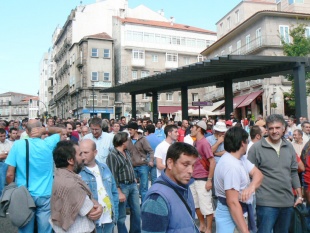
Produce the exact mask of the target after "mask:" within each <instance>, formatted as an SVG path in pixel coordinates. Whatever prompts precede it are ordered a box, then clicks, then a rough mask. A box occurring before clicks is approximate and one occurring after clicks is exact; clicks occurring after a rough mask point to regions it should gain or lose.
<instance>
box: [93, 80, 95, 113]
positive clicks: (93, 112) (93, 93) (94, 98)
mask: <svg viewBox="0 0 310 233" xmlns="http://www.w3.org/2000/svg"><path fill="white" fill-rule="evenodd" d="M92 87H93V118H94V115H95V94H94V89H95V85H94V83H93V84H92Z"/></svg>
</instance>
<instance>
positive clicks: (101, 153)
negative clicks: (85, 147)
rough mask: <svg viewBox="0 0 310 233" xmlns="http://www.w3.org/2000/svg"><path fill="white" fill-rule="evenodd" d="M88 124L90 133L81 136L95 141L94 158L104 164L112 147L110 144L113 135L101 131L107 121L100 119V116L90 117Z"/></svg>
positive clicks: (106, 124)
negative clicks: (95, 151) (95, 152)
mask: <svg viewBox="0 0 310 233" xmlns="http://www.w3.org/2000/svg"><path fill="white" fill-rule="evenodd" d="M89 125H90V130H91V133H89V134H87V135H85V136H84V137H83V140H85V139H91V140H93V141H94V142H95V143H96V148H97V151H98V153H97V155H96V159H97V160H98V161H99V162H100V163H104V164H105V163H106V159H107V157H108V155H109V152H110V150H112V148H113V144H112V140H113V135H112V134H109V133H106V132H103V131H102V128H105V127H107V126H108V123H107V122H106V121H102V119H101V118H98V117H94V118H92V119H91V121H90V123H89Z"/></svg>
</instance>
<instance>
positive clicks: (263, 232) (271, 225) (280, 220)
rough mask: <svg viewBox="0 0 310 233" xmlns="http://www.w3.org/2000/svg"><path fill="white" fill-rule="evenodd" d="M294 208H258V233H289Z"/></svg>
mask: <svg viewBox="0 0 310 233" xmlns="http://www.w3.org/2000/svg"><path fill="white" fill-rule="evenodd" d="M292 211H293V207H268V206H256V215H257V228H258V231H257V232H258V233H271V232H272V230H273V233H288V231H289V227H290V224H291V215H292Z"/></svg>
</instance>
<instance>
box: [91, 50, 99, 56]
mask: <svg viewBox="0 0 310 233" xmlns="http://www.w3.org/2000/svg"><path fill="white" fill-rule="evenodd" d="M91 56H92V57H98V49H91Z"/></svg>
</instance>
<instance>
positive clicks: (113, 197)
mask: <svg viewBox="0 0 310 233" xmlns="http://www.w3.org/2000/svg"><path fill="white" fill-rule="evenodd" d="M96 164H97V165H98V167H99V170H100V175H101V177H102V183H103V186H104V188H105V189H106V192H107V194H108V196H109V198H110V201H111V204H112V212H113V216H112V220H113V222H114V223H116V222H117V219H118V204H119V197H118V191H117V187H116V183H115V180H114V177H113V176H112V173H111V171H110V169H109V168H108V166H107V165H106V164H103V163H100V162H98V161H97V160H96ZM80 176H81V177H82V180H84V181H85V183H86V184H87V185H88V187H89V189H90V191H91V192H92V194H93V196H94V198H95V199H96V200H97V201H98V192H97V182H96V177H95V176H94V175H93V174H92V172H91V171H89V170H88V169H87V167H84V168H83V170H82V171H81V172H80Z"/></svg>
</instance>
